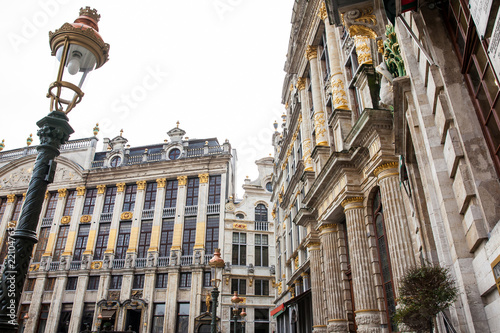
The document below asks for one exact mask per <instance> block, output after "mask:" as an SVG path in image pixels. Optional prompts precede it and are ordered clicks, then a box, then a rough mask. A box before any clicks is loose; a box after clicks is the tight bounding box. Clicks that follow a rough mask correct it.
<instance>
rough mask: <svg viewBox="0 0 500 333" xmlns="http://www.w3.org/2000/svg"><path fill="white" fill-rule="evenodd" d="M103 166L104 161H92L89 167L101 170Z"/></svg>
mask: <svg viewBox="0 0 500 333" xmlns="http://www.w3.org/2000/svg"><path fill="white" fill-rule="evenodd" d="M103 166H104V161H92V163H91V164H90V167H91V168H92V169H95V168H102V167H103Z"/></svg>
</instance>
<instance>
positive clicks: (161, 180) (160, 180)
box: [156, 178, 167, 188]
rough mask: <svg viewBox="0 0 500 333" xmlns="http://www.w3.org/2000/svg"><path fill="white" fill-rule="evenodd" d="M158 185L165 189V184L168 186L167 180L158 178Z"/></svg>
mask: <svg viewBox="0 0 500 333" xmlns="http://www.w3.org/2000/svg"><path fill="white" fill-rule="evenodd" d="M156 183H157V184H158V186H157V187H158V188H163V187H165V184H167V178H158V179H157V180H156Z"/></svg>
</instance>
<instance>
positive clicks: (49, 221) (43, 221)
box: [42, 217, 54, 228]
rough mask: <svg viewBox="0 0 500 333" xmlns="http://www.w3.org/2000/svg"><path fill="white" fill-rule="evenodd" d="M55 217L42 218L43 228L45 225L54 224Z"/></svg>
mask: <svg viewBox="0 0 500 333" xmlns="http://www.w3.org/2000/svg"><path fill="white" fill-rule="evenodd" d="M53 219H54V218H53V217H44V218H43V219H42V228H43V227H50V226H51V225H52V220H53Z"/></svg>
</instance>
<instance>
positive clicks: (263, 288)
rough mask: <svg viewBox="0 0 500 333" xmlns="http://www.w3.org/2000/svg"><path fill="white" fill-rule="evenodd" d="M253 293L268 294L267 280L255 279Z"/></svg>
mask: <svg viewBox="0 0 500 333" xmlns="http://www.w3.org/2000/svg"><path fill="white" fill-rule="evenodd" d="M255 295H260V296H269V280H255Z"/></svg>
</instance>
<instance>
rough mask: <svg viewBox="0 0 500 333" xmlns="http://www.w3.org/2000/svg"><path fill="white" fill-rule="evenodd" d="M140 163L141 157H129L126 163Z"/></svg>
mask: <svg viewBox="0 0 500 333" xmlns="http://www.w3.org/2000/svg"><path fill="white" fill-rule="evenodd" d="M140 163H142V155H137V156H130V157H129V158H128V161H127V164H140Z"/></svg>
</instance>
